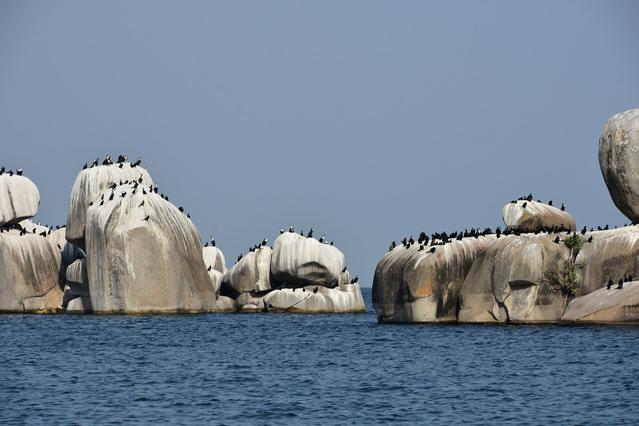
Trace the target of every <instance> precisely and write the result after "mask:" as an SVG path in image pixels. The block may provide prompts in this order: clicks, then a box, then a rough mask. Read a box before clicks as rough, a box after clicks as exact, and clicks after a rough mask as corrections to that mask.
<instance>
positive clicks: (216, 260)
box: [202, 246, 227, 273]
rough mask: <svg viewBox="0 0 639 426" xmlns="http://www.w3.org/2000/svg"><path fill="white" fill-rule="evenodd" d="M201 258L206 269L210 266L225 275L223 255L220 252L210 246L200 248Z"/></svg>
mask: <svg viewBox="0 0 639 426" xmlns="http://www.w3.org/2000/svg"><path fill="white" fill-rule="evenodd" d="M202 257H203V259H204V264H206V267H207V268H208V267H209V266H211V267H212V268H213V269H215V270H216V271H219V272H221V273H225V272H226V271H227V269H226V260H225V259H224V253H222V250H220V249H219V248H217V247H210V246H207V247H202Z"/></svg>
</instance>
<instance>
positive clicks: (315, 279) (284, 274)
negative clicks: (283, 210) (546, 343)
mask: <svg viewBox="0 0 639 426" xmlns="http://www.w3.org/2000/svg"><path fill="white" fill-rule="evenodd" d="M342 269H344V254H342V252H341V251H339V250H338V249H337V248H336V247H334V246H331V245H329V244H323V243H320V242H319V241H318V240H316V239H315V238H307V237H304V236H301V235H299V234H297V233H294V232H284V233H283V234H281V235H280V236H279V237H278V238H277V239H276V240H275V243H274V244H273V256H272V257H271V273H272V275H273V279H274V280H275V281H278V282H281V283H285V284H287V286H304V285H322V286H326V287H335V286H336V285H337V284H338V280H339V275H340V273H341V271H342Z"/></svg>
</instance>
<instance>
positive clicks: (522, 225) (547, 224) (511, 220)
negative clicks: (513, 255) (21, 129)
mask: <svg viewBox="0 0 639 426" xmlns="http://www.w3.org/2000/svg"><path fill="white" fill-rule="evenodd" d="M524 205H525V206H526V207H524ZM501 215H502V218H503V219H504V223H505V224H506V226H507V227H508V228H510V229H517V230H520V231H535V230H537V229H540V228H551V227H557V228H561V227H564V228H566V229H570V230H572V231H574V230H575V229H576V224H575V220H574V219H573V218H572V216H570V215H569V214H568V213H567V212H566V211H562V210H561V209H558V208H556V207H553V206H550V205H548V204H545V203H540V202H537V201H526V200H517V201H516V202H514V203H508V204H506V205H505V206H504V208H503V209H502V211H501Z"/></svg>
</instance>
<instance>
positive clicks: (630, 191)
mask: <svg viewBox="0 0 639 426" xmlns="http://www.w3.org/2000/svg"><path fill="white" fill-rule="evenodd" d="M637 164H639V109H632V110H629V111H625V112H622V113H620V114H617V115H614V116H612V117H611V118H610V119H609V120H608V122H607V123H606V125H605V126H604V128H603V131H602V133H601V137H600V138H599V167H600V168H601V174H602V175H603V178H604V181H605V182H606V186H607V187H608V191H609V192H610V196H611V197H612V201H613V202H614V203H615V206H617V208H618V209H619V210H620V211H621V212H622V213H623V214H624V215H625V216H626V217H627V218H629V219H630V220H632V221H633V222H637V221H639V167H637Z"/></svg>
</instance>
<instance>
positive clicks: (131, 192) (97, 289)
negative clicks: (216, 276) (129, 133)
mask: <svg viewBox="0 0 639 426" xmlns="http://www.w3.org/2000/svg"><path fill="white" fill-rule="evenodd" d="M127 167H128V166H125V167H124V169H125V170H126V168H127ZM109 168H111V166H110V167H109ZM115 169H117V167H115ZM132 170H135V169H132ZM137 173H138V175H139V174H140V171H139V170H138V171H137ZM112 178H113V175H111V174H110V173H107V175H106V177H105V178H100V179H95V181H93V180H91V179H89V178H82V177H81V178H79V181H80V183H78V181H76V186H79V187H80V188H82V189H80V190H77V188H76V189H74V191H73V193H74V194H76V192H78V193H82V194H90V195H85V196H84V198H85V199H90V198H92V197H94V199H99V198H100V195H99V194H95V193H94V192H93V190H92V189H91V188H93V187H92V186H91V185H94V184H96V185H97V183H96V182H103V181H104V180H111V179H112ZM146 179H148V180H149V181H150V178H146ZM85 180H86V181H90V182H92V183H91V184H86V185H85V184H84V183H82V182H84V181H85ZM142 180H143V182H144V180H145V178H144V176H143V179H142ZM145 185H148V183H145ZM87 188H88V189H87ZM111 193H114V194H115V197H114V199H113V200H111V201H109V200H108V196H109V194H111ZM74 198H75V199H76V201H73V200H72V203H71V204H72V206H73V205H74V204H77V205H78V207H77V212H76V213H74V212H71V213H70V224H71V225H72V226H74V227H76V231H77V233H76V234H75V236H76V237H79V235H80V231H79V228H80V226H79V225H78V223H80V222H81V219H82V213H79V211H80V210H81V208H80V206H81V204H82V201H81V199H82V198H83V197H80V196H78V197H74ZM105 199H106V200H107V201H105V203H104V205H102V206H100V205H99V204H97V203H95V204H94V205H93V206H91V207H89V208H88V210H87V212H86V248H87V250H86V256H87V270H88V279H89V294H90V297H91V305H92V307H93V309H94V311H95V312H119V313H147V312H211V311H213V310H214V308H215V303H216V294H215V290H214V288H213V285H212V284H211V279H210V277H209V276H208V274H207V271H206V267H205V265H204V260H203V257H202V246H201V243H200V236H199V234H198V232H197V230H196V228H195V226H194V225H193V223H192V222H191V220H190V219H188V218H187V217H186V216H185V215H184V214H183V213H181V212H180V211H179V210H178V209H177V208H176V207H175V206H173V205H172V204H171V203H169V202H167V201H165V200H164V199H163V198H162V197H160V196H159V195H157V194H155V193H152V192H149V191H146V194H144V193H143V191H142V184H140V186H138V187H137V188H135V187H134V185H131V184H126V185H121V186H118V187H117V188H115V189H114V190H113V191H112V190H110V189H109V190H108V191H107V192H106V197H105ZM72 209H73V207H72ZM76 215H77V218H76ZM76 219H77V221H76ZM76 222H77V223H76ZM68 232H69V229H67V233H68ZM67 238H68V236H67Z"/></svg>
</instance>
